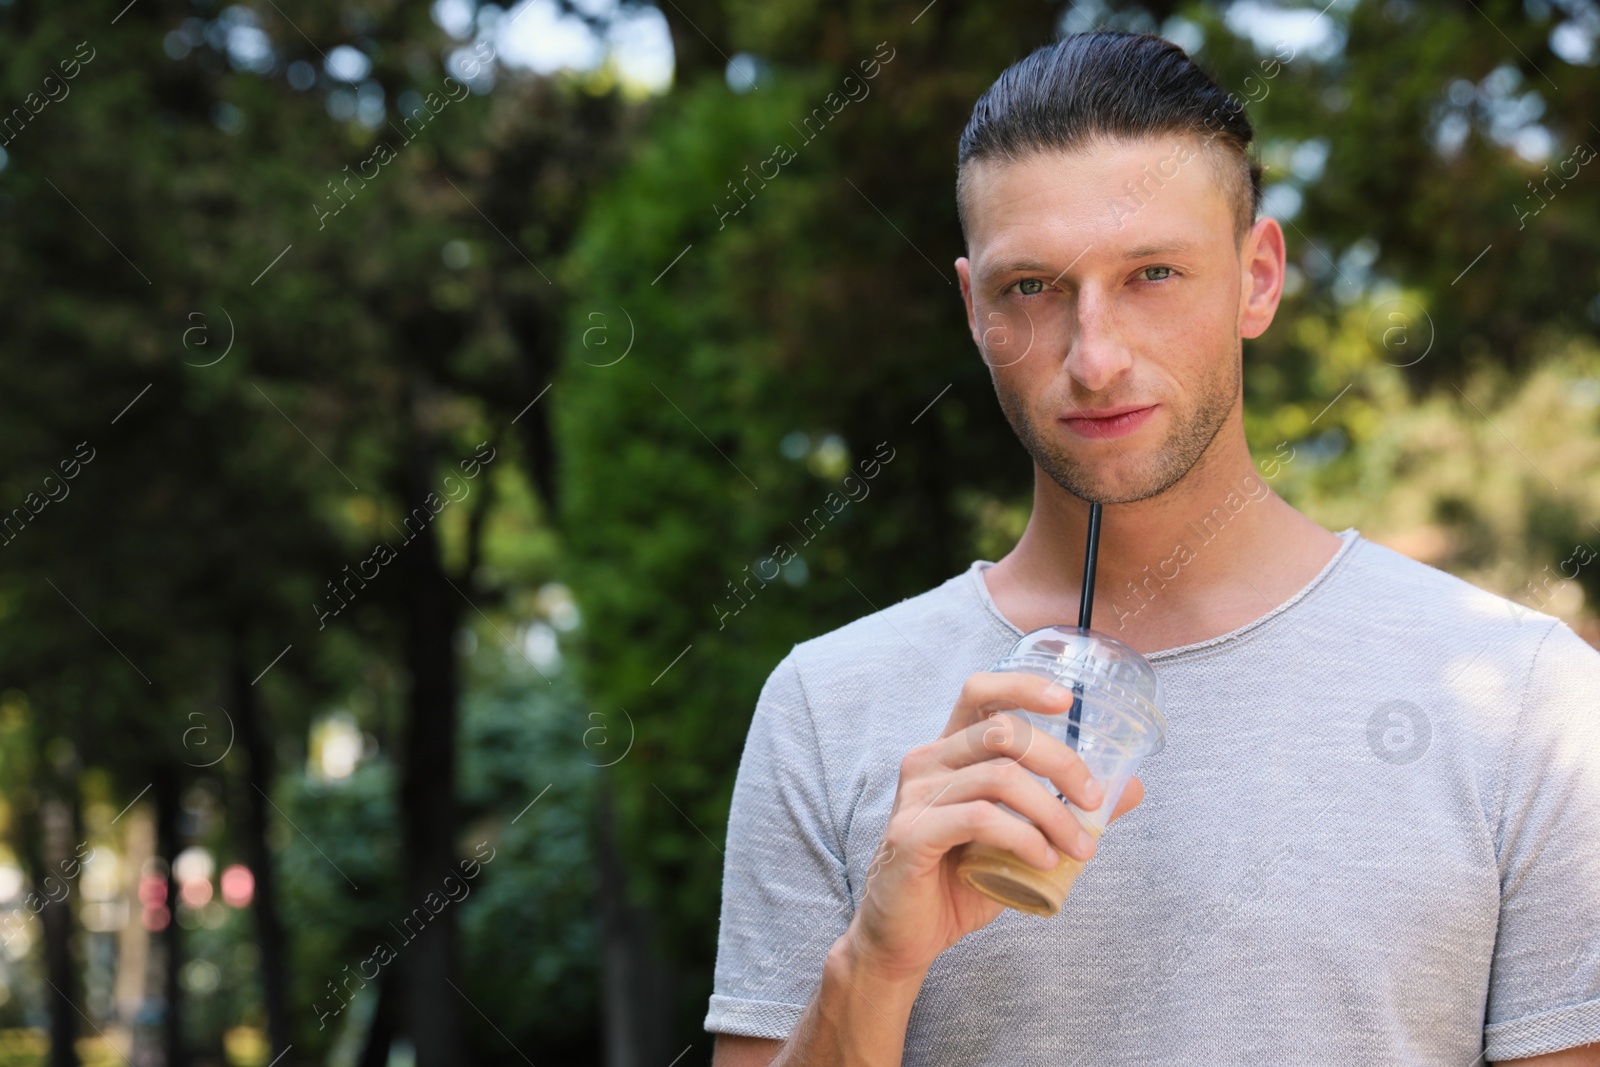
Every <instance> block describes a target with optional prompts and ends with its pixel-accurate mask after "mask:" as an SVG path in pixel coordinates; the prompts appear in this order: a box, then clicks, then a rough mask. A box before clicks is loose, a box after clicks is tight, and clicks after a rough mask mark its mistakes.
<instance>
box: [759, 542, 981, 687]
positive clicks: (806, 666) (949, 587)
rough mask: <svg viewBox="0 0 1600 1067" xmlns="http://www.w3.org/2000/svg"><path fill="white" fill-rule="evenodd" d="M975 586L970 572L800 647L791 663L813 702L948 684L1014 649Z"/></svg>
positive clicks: (811, 639)
mask: <svg viewBox="0 0 1600 1067" xmlns="http://www.w3.org/2000/svg"><path fill="white" fill-rule="evenodd" d="M975 565H976V564H974V566H975ZM971 582H972V567H968V568H967V569H965V570H963V571H961V572H959V573H957V574H954V575H952V576H951V577H949V578H947V579H945V580H944V581H942V582H940V583H939V584H937V585H935V586H933V587H932V588H930V589H927V590H925V591H923V592H921V593H917V594H915V595H913V596H909V597H906V598H905V599H903V600H900V601H899V602H897V603H894V604H891V605H888V606H887V607H883V608H878V609H876V610H874V611H872V612H870V613H869V614H866V615H863V616H861V617H860V618H857V619H854V620H852V621H850V622H848V623H845V624H844V625H843V626H839V627H836V628H834V629H832V630H829V631H827V632H825V633H822V634H818V635H817V636H815V637H812V638H809V639H807V640H805V641H801V642H799V643H798V644H796V645H795V646H794V648H793V649H792V650H791V651H790V653H789V659H790V660H791V662H792V664H793V666H794V668H795V669H796V670H797V671H798V672H799V674H800V677H801V679H802V681H803V682H804V683H805V684H806V688H807V690H808V692H810V693H812V694H813V695H816V691H817V690H825V691H831V692H832V694H833V695H836V696H842V695H844V693H845V692H846V691H851V690H854V691H856V692H860V691H861V687H863V686H867V687H871V688H876V687H878V686H882V685H884V684H917V685H922V684H926V683H927V682H929V681H933V680H936V679H943V677H944V675H945V674H946V673H947V672H949V671H961V670H962V669H963V664H964V663H965V662H966V661H967V660H968V659H970V658H972V657H974V656H976V657H978V658H979V659H981V658H982V657H983V656H985V655H987V654H989V653H990V652H992V648H991V647H990V646H993V645H995V644H996V643H997V642H998V643H999V644H1002V645H1003V644H1005V641H1006V639H1005V637H1004V635H1002V634H1001V633H1000V631H999V629H998V626H997V624H996V622H994V621H992V620H990V619H989V618H988V617H987V614H986V609H985V607H984V605H983V603H982V601H981V599H980V598H979V597H978V596H977V595H976V594H975V592H974V590H973V589H972V587H971V584H970V583H971ZM980 646H981V647H980ZM990 658H993V657H992V656H991V657H990ZM973 669H979V668H973ZM966 673H970V671H967V672H966ZM966 673H962V674H961V675H960V677H962V678H965V677H966Z"/></svg>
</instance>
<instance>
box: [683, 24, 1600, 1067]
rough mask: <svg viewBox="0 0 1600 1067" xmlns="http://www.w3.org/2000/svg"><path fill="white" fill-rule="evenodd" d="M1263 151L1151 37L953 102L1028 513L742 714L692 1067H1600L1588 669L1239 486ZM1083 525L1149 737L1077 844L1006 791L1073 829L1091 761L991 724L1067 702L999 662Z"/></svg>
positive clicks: (980, 336)
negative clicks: (980, 889)
mask: <svg viewBox="0 0 1600 1067" xmlns="http://www.w3.org/2000/svg"><path fill="white" fill-rule="evenodd" d="M1252 137H1253V132H1252V130H1251V128H1250V124H1249V122H1248V120H1247V119H1246V117H1245V116H1244V114H1243V113H1242V110H1241V109H1239V108H1238V107H1237V105H1235V104H1234V103H1233V102H1232V101H1231V100H1230V98H1229V97H1228V96H1226V95H1225V94H1224V93H1222V92H1221V91H1220V90H1219V89H1218V87H1217V86H1216V85H1215V84H1214V83H1213V82H1212V81H1211V79H1210V78H1208V77H1207V76H1206V75H1205V74H1204V73H1202V72H1201V71H1200V70H1199V69H1198V68H1196V67H1195V66H1194V65H1193V64H1192V63H1191V61H1190V60H1189V58H1188V56H1186V55H1185V54H1184V53H1183V51H1182V50H1181V49H1180V48H1178V47H1177V46H1175V45H1173V44H1172V43H1170V42H1167V41H1164V40H1162V39H1160V38H1157V37H1153V36H1148V35H1132V34H1118V33H1094V34H1086V35H1079V36H1074V37H1070V38H1067V39H1065V40H1063V41H1061V42H1059V43H1057V44H1055V45H1052V46H1050V47H1047V48H1043V49H1041V50H1039V51H1038V52H1035V53H1034V54H1033V55H1031V56H1028V57H1027V58H1025V59H1024V60H1022V61H1021V62H1019V63H1017V64H1016V65H1014V66H1013V67H1011V68H1010V69H1008V70H1007V71H1006V72H1005V73H1004V74H1002V75H1001V77H1000V78H999V80H998V81H997V82H996V83H995V84H994V86H992V87H991V88H990V89H989V90H988V92H986V93H985V94H984V96H983V98H982V99H981V100H980V101H979V102H978V104H977V106H976V108H975V110H974V112H973V116H972V119H971V122H970V123H969V125H968V127H967V130H966V132H965V134H964V135H963V137H962V141H961V149H960V169H959V178H958V192H957V196H958V203H959V205H960V208H961V212H962V223H963V230H964V232H965V236H966V244H967V251H968V253H969V254H968V257H964V258H961V259H958V260H956V263H955V267H956V272H957V274H958V275H959V276H960V280H961V291H962V296H963V299H964V300H965V303H966V308H967V319H968V323H969V326H970V328H971V331H972V335H973V339H974V341H975V342H976V344H977V346H978V348H979V351H980V353H981V354H982V355H983V356H984V358H985V359H986V360H987V362H988V364H989V367H990V369H991V376H992V378H993V381H994V386H995V391H996V393H997V395H998V397H999V401H1000V404H1001V406H1002V408H1003V410H1004V411H1005V413H1006V416H1007V418H1008V419H1009V421H1010V423H1011V426H1012V427H1013V429H1014V430H1015V431H1016V433H1017V436H1018V438H1019V439H1020V440H1021V441H1022V444H1023V445H1024V446H1025V447H1026V449H1027V451H1028V453H1029V454H1030V455H1031V456H1032V458H1033V462H1034V475H1035V477H1034V508H1033V514H1032V517H1031V519H1030V520H1029V523H1028V527H1027V530H1026V532H1025V533H1024V534H1023V536H1022V538H1021V540H1020V541H1019V542H1018V544H1017V546H1016V548H1015V549H1014V550H1012V551H1011V552H1010V553H1009V554H1007V555H1006V556H1005V558H1004V559H1002V560H1000V561H999V562H997V563H993V564H991V563H988V562H987V561H983V560H978V561H975V562H974V563H973V564H972V566H971V567H970V568H969V569H968V570H967V571H965V572H964V573H962V574H959V575H956V576H954V577H952V578H950V579H949V580H948V581H946V582H944V583H943V584H941V585H940V586H938V587H937V588H935V589H932V590H930V591H928V592H925V593H922V594H921V595H919V596H915V597H912V598H910V599H907V600H904V601H902V602H901V603H899V604H897V605H895V606H893V607H891V608H889V609H887V610H885V611H881V612H878V613H876V614H874V615H870V616H867V617H866V618H863V619H859V620H857V621H856V622H853V623H851V624H850V625H848V626H845V627H842V628H840V629H838V630H836V631H834V632H832V633H829V634H826V635H823V636H821V637H818V638H815V639H812V640H809V641H806V642H803V643H801V644H799V645H797V646H795V648H794V649H793V650H792V651H791V652H790V654H789V655H788V656H786V657H785V658H784V660H783V661H782V662H781V663H780V664H779V665H778V667H777V668H776V669H775V670H774V671H773V673H772V675H771V677H770V678H769V679H768V681H767V684H766V686H765V687H764V688H763V690H762V693H761V697H760V700H759V701H758V703H757V707H756V711H755V715H754V719H753V721H752V723H751V727H750V734H749V738H748V741H747V745H746V748H745V752H744V756H743V760H742V762H741V765H740V769H739V774H738V777H737V780H736V784H735V788H734V794H733V807H732V812H731V817H730V821H729V829H728V848H727V853H726V856H727V860H726V870H725V880H724V891H723V912H722V927H721V934H720V941H719V946H718V956H717V968H716V985H715V993H714V995H713V996H712V998H711V1005H710V1012H709V1014H708V1016H707V1019H706V1028H707V1029H708V1030H711V1031H713V1032H716V1033H718V1034H719V1037H718V1040H717V1052H716V1060H715V1062H716V1064H717V1065H718V1067H742V1065H747V1064H766V1063H775V1064H843V1063H852V1064H902V1063H903V1064H906V1065H908V1067H910V1065H916V1067H922V1065H934V1064H937V1065H974V1064H994V1065H1006V1067H1017V1065H1031V1064H1052V1065H1066V1064H1084V1065H1091V1064H1092V1065H1099V1064H1107V1063H1119V1064H1178V1063H1242V1064H1286V1063H1314V1064H1319V1065H1328V1064H1335V1065H1343V1064H1350V1065H1354V1064H1380V1063H1382V1064H1394V1063H1406V1064H1412V1063H1427V1064H1442V1065H1445V1067H1471V1065H1472V1064H1475V1063H1481V1062H1484V1061H1485V1060H1487V1061H1489V1062H1496V1063H1506V1062H1513V1063H1537V1064H1541V1065H1563V1067H1571V1065H1583V1064H1587V1065H1596V1064H1600V1045H1597V1044H1593V1043H1594V1042H1597V1041H1600V727H1597V720H1600V715H1597V710H1600V652H1596V651H1595V650H1594V649H1592V648H1590V647H1589V646H1588V645H1586V644H1585V643H1584V642H1582V641H1581V640H1580V639H1579V638H1578V637H1577V636H1576V635H1575V634H1574V633H1573V631H1572V630H1571V629H1569V628H1568V627H1567V626H1566V625H1564V624H1563V623H1561V622H1560V621H1559V620H1557V619H1554V618H1552V617H1551V616H1548V615H1542V614H1538V613H1533V612H1529V611H1527V610H1525V609H1521V608H1516V607H1515V606H1513V605H1512V604H1511V603H1510V602H1509V601H1506V600H1504V599H1502V598H1500V597H1497V596H1494V595H1492V594H1490V593H1487V592H1484V591H1482V590H1479V589H1476V588H1474V587H1473V586H1471V585H1469V584H1467V583H1466V582H1463V581H1461V580H1459V579H1457V578H1454V577H1452V576H1450V575H1448V574H1445V573H1444V572H1442V571H1438V570H1435V569H1433V568H1431V567H1428V566H1425V565H1423V564H1421V563H1417V562H1414V561H1412V560H1409V559H1407V558H1405V557H1403V556H1401V555H1399V554H1398V553H1395V552H1393V551H1390V550H1388V549H1386V548H1383V547H1381V546H1379V545H1376V544H1374V543H1372V542H1370V541H1367V540H1365V539H1364V538H1362V537H1361V536H1360V534H1359V533H1358V532H1357V531H1355V530H1353V529H1347V530H1344V531H1343V532H1341V533H1339V534H1334V533H1331V532H1329V531H1327V530H1325V529H1323V528H1322V527H1321V526H1319V525H1318V524H1317V523H1315V522H1313V521H1312V520H1311V519H1309V518H1307V517H1305V516H1304V515H1301V514H1300V513H1298V512H1297V511H1295V510H1294V509H1293V508H1292V507H1290V506H1289V505H1288V504H1287V503H1285V502H1284V501H1283V500H1282V499H1280V498H1279V497H1277V496H1276V495H1274V494H1272V493H1271V491H1270V489H1268V488H1267V486H1266V485H1265V483H1264V482H1263V481H1262V480H1261V479H1260V477H1259V476H1258V475H1257V473H1256V470H1255V466H1254V464H1253V463H1252V460H1251V457H1250V454H1249V452H1248V449H1247V447H1246V444H1245V436H1244V429H1243V423H1242V415H1241V403H1242V400H1241V376H1242V339H1243V338H1246V337H1252V338H1253V337H1257V336H1259V335H1260V334H1262V333H1263V332H1264V331H1265V330H1266V329H1267V327H1268V326H1269V325H1270V324H1271V322H1272V318H1273V315H1274V313H1275V311H1276V309H1277V306H1278V300H1279V297H1280V294H1281V291H1282V283H1283V276H1284V240H1283V234H1282V231H1281V230H1280V229H1279V227H1278V225H1277V223H1276V222H1275V221H1274V220H1272V219H1271V218H1263V219H1260V220H1257V219H1256V214H1257V211H1258V207H1259V197H1260V168H1259V165H1258V164H1256V163H1254V162H1253V161H1252V160H1251V158H1250V143H1251V140H1252ZM1291 455H1292V453H1291ZM1089 501H1099V502H1101V503H1102V504H1103V505H1104V525H1103V532H1102V535H1101V549H1100V557H1099V574H1098V581H1097V583H1096V589H1095V602H1096V605H1097V608H1096V612H1095V623H1096V627H1097V628H1098V629H1102V630H1104V631H1106V632H1108V633H1109V634H1111V635H1112V636H1114V637H1116V638H1118V639H1119V640H1122V641H1124V642H1126V643H1127V644H1129V645H1131V646H1132V647H1133V648H1135V649H1137V650H1138V651H1140V652H1141V653H1143V654H1144V655H1145V656H1146V657H1147V658H1148V659H1149V660H1150V661H1151V663H1152V665H1153V666H1154V667H1155V670H1156V673H1157V676H1158V677H1159V678H1160V680H1161V684H1162V688H1163V692H1164V694H1165V697H1164V708H1163V710H1164V711H1165V714H1166V717H1167V720H1168V724H1169V726H1168V733H1167V744H1166V748H1165V750H1164V751H1163V752H1162V753H1161V754H1160V755H1158V756H1156V757H1155V758H1153V759H1151V760H1148V761H1146V763H1145V764H1144V766H1143V768H1142V769H1141V774H1142V776H1143V778H1144V781H1143V782H1142V783H1141V782H1139V781H1138V780H1135V782H1134V783H1133V784H1132V785H1130V787H1129V788H1128V790H1127V793H1126V794H1125V795H1124V797H1123V800H1122V802H1121V804H1120V805H1119V809H1118V815H1119V816H1126V818H1119V820H1118V821H1116V822H1114V823H1113V824H1112V825H1111V826H1110V827H1109V828H1108V829H1107V831H1106V833H1105V836H1104V837H1103V838H1102V839H1101V840H1100V841H1099V842H1098V847H1096V842H1094V841H1093V840H1091V839H1089V838H1088V837H1087V835H1084V834H1082V832H1081V831H1080V829H1079V827H1078V825H1077V823H1076V822H1075V820H1073V818H1072V817H1071V815H1070V812H1069V811H1068V809H1066V808H1065V806H1063V805H1061V804H1060V803H1059V802H1055V801H1053V800H1052V799H1050V798H1049V795H1048V793H1047V791H1046V790H1045V789H1044V787H1043V786H1042V785H1041V784H1040V783H1039V782H1038V781H1037V780H1036V779H1034V778H1033V777H1032V776H1031V775H1030V774H1029V773H1028V772H1029V771H1034V772H1038V773H1040V774H1043V775H1046V776H1047V777H1049V778H1050V779H1051V780H1052V781H1054V782H1055V784H1056V785H1057V787H1058V788H1059V789H1061V790H1062V792H1063V793H1064V794H1065V795H1066V796H1067V797H1068V798H1069V799H1071V800H1073V801H1074V802H1075V803H1077V804H1079V805H1081V806H1083V807H1084V808H1085V810H1092V809H1093V808H1094V807H1095V806H1096V805H1097V800H1098V796H1097V794H1096V791H1095V790H1096V786H1095V784H1094V783H1091V782H1090V781H1089V776H1088V774H1087V772H1086V770H1085V769H1084V767H1083V765H1082V763H1081V762H1079V760H1078V759H1077V756H1076V754H1075V753H1073V752H1072V751H1071V750H1070V749H1068V748H1067V747H1066V746H1065V745H1063V744H1061V743H1060V742H1058V741H1055V740H1054V739H1052V738H1048V737H1044V736H1042V735H1040V734H1034V735H1033V736H1032V738H1031V742H1029V743H1024V742H1023V741H1022V740H1019V737H1018V735H1017V733H1016V732H1014V731H1013V730H1011V729H1008V728H1005V724H1007V723H1010V722H1012V720H1011V719H1010V717H1009V716H1004V715H1000V716H998V717H996V718H995V719H992V720H991V719H989V718H988V716H989V715H990V714H992V713H995V712H1000V711H1004V710H1006V709H1014V708H1027V709H1030V710H1032V711H1036V712H1041V713H1059V712H1061V711H1062V710H1064V709H1065V708H1066V707H1067V706H1068V704H1069V703H1070V695H1071V694H1070V693H1068V692H1065V691H1064V690H1063V687H1061V686H1057V685H1051V684H1049V683H1047V682H1046V681H1044V680H1043V679H1039V678H1035V677H1032V676H1027V675H1021V674H1001V673H993V672H990V671H989V670H988V668H989V667H990V666H992V665H993V664H994V663H995V661H996V660H998V659H999V658H1000V657H1001V656H1002V655H1004V654H1005V653H1006V652H1007V650H1008V649H1009V648H1010V647H1011V645H1012V643H1013V642H1014V641H1016V639H1017V638H1018V637H1019V636H1021V635H1022V634H1023V633H1025V632H1027V631H1030V630H1033V629H1035V628H1038V627H1042V626H1046V625H1050V624H1057V623H1067V624H1070V623H1071V622H1073V621H1074V620H1075V619H1076V617H1077V604H1078V597H1079V580H1080V567H1081V561H1082V551H1083V548H1082V546H1083V544H1084V539H1085V538H1084V534H1085V527H1086V520H1087V512H1088V507H1089V505H1088V502H1089ZM1146 788H1148V794H1147V795H1146ZM1141 800H1143V803H1142V804H1141V803H1140V801H1141ZM1000 803H1004V804H1005V805H1006V806H1008V807H1010V808H1012V809H1014V810H1015V811H1017V812H1020V813H1022V814H1023V815H1026V816H1028V818H1029V819H1030V820H1031V821H1026V822H1025V821H1023V820H1021V819H1018V818H1016V817H1015V816H1013V815H1012V814H1009V813H1007V812H1006V811H1004V810H1002V809H1001V808H1000V807H999V806H998V805H999V804H1000ZM1135 806H1137V809H1138V810H1136V811H1133V813H1132V814H1131V815H1130V814H1128V812H1129V811H1130V809H1133V808H1135ZM969 841H980V842H986V843H989V844H992V845H996V846H1000V847H1004V848H1008V849H1011V850H1012V851H1014V852H1016V853H1017V854H1018V855H1019V856H1020V857H1021V858H1023V859H1024V860H1026V861H1027V862H1028V863H1031V864H1034V865H1035V866H1038V867H1040V868H1049V867H1052V866H1054V865H1055V863H1056V861H1057V858H1058V856H1059V854H1060V853H1063V852H1064V853H1067V854H1069V855H1071V856H1073V857H1076V858H1079V859H1083V858H1087V857H1090V856H1093V859H1091V860H1090V862H1089V863H1088V866H1087V867H1086V868H1085V870H1084V872H1083V874H1082V876H1081V877H1080V878H1079V879H1078V881H1077V882H1076V883H1075V884H1074V886H1073V888H1072V891H1071V895H1070V896H1069V897H1068V898H1067V901H1066V904H1065V905H1064V907H1063V908H1062V909H1061V911H1060V912H1059V913H1058V914H1056V915H1055V916H1053V917H1051V918H1048V919H1045V918H1039V917H1036V916H1032V915H1027V914H1023V913H1021V912H1018V911H1014V910H1007V909H1004V908H1002V907H1001V905H999V904H997V903H994V902H993V901H991V900H989V899H988V898H987V897H984V896H981V895H979V894H977V893H975V892H973V891H971V890H970V889H968V888H966V887H965V886H964V885H962V884H961V883H960V882H958V881H957V880H956V878H955V876H954V862H955V859H954V857H955V852H956V850H957V849H958V848H959V847H960V846H961V845H962V844H964V843H966V842H969Z"/></svg>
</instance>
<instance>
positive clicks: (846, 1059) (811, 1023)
mask: <svg viewBox="0 0 1600 1067" xmlns="http://www.w3.org/2000/svg"><path fill="white" fill-rule="evenodd" d="M849 938H850V935H849V934H846V935H845V936H843V937H841V938H839V940H838V941H837V942H835V943H834V946H833V948H831V949H830V950H829V951H828V958H827V962H825V963H824V964H823V967H822V982H821V984H820V985H819V986H818V988H817V993H816V996H814V997H812V998H811V1003H810V1004H808V1005H807V1006H806V1013H805V1014H804V1015H802V1016H801V1017H800V1022H799V1023H798V1024H797V1025H796V1026H795V1030H794V1033H793V1034H791V1035H789V1039H788V1040H787V1041H773V1040H769V1039H767V1038H759V1037H735V1036H733V1035H731V1034H718V1035H717V1045H716V1055H715V1058H714V1059H713V1061H712V1067H768V1065H769V1064H770V1065H771V1067H797V1065H800V1064H835V1063H838V1064H844V1063H870V1064H883V1065H885V1067H887V1065H891V1064H898V1063H899V1062H900V1056H901V1053H902V1051H903V1049H904V1047H905V1034H906V1020H907V1019H909V1018H910V1017H911V1005H912V1003H913V1002H914V1001H915V1000H916V999H917V990H918V989H920V988H921V987H922V979H923V977H924V976H925V975H926V973H927V971H926V968H924V969H923V971H922V972H921V973H920V974H907V975H902V976H895V977H891V976H887V975H883V974H879V973H876V972H875V971H874V969H873V968H871V967H870V966H867V965H866V964H865V963H864V962H863V961H862V960H861V959H859V957H857V956H856V955H855V954H853V953H852V952H851V950H850V942H849Z"/></svg>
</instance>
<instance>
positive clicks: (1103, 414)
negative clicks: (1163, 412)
mask: <svg viewBox="0 0 1600 1067" xmlns="http://www.w3.org/2000/svg"><path fill="white" fill-rule="evenodd" d="M1158 407H1160V405H1159V404H1145V405H1139V404H1124V405H1122V406H1121V407H1115V408H1102V409H1100V410H1098V411H1086V412H1081V413H1077V414H1073V415H1064V416H1062V418H1061V422H1062V423H1063V424H1064V425H1065V426H1066V427H1067V429H1069V430H1071V431H1072V432H1073V433H1075V434H1077V435H1078V436H1079V437H1088V438H1091V439H1094V440H1106V439H1108V438H1112V437H1126V436H1128V435H1129V434H1131V433H1133V432H1134V431H1135V430H1137V429H1139V427H1141V426H1143V425H1144V424H1145V422H1146V421H1148V420H1149V418H1150V416H1151V415H1152V414H1153V413H1154V412H1155V410H1156V408H1158Z"/></svg>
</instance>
